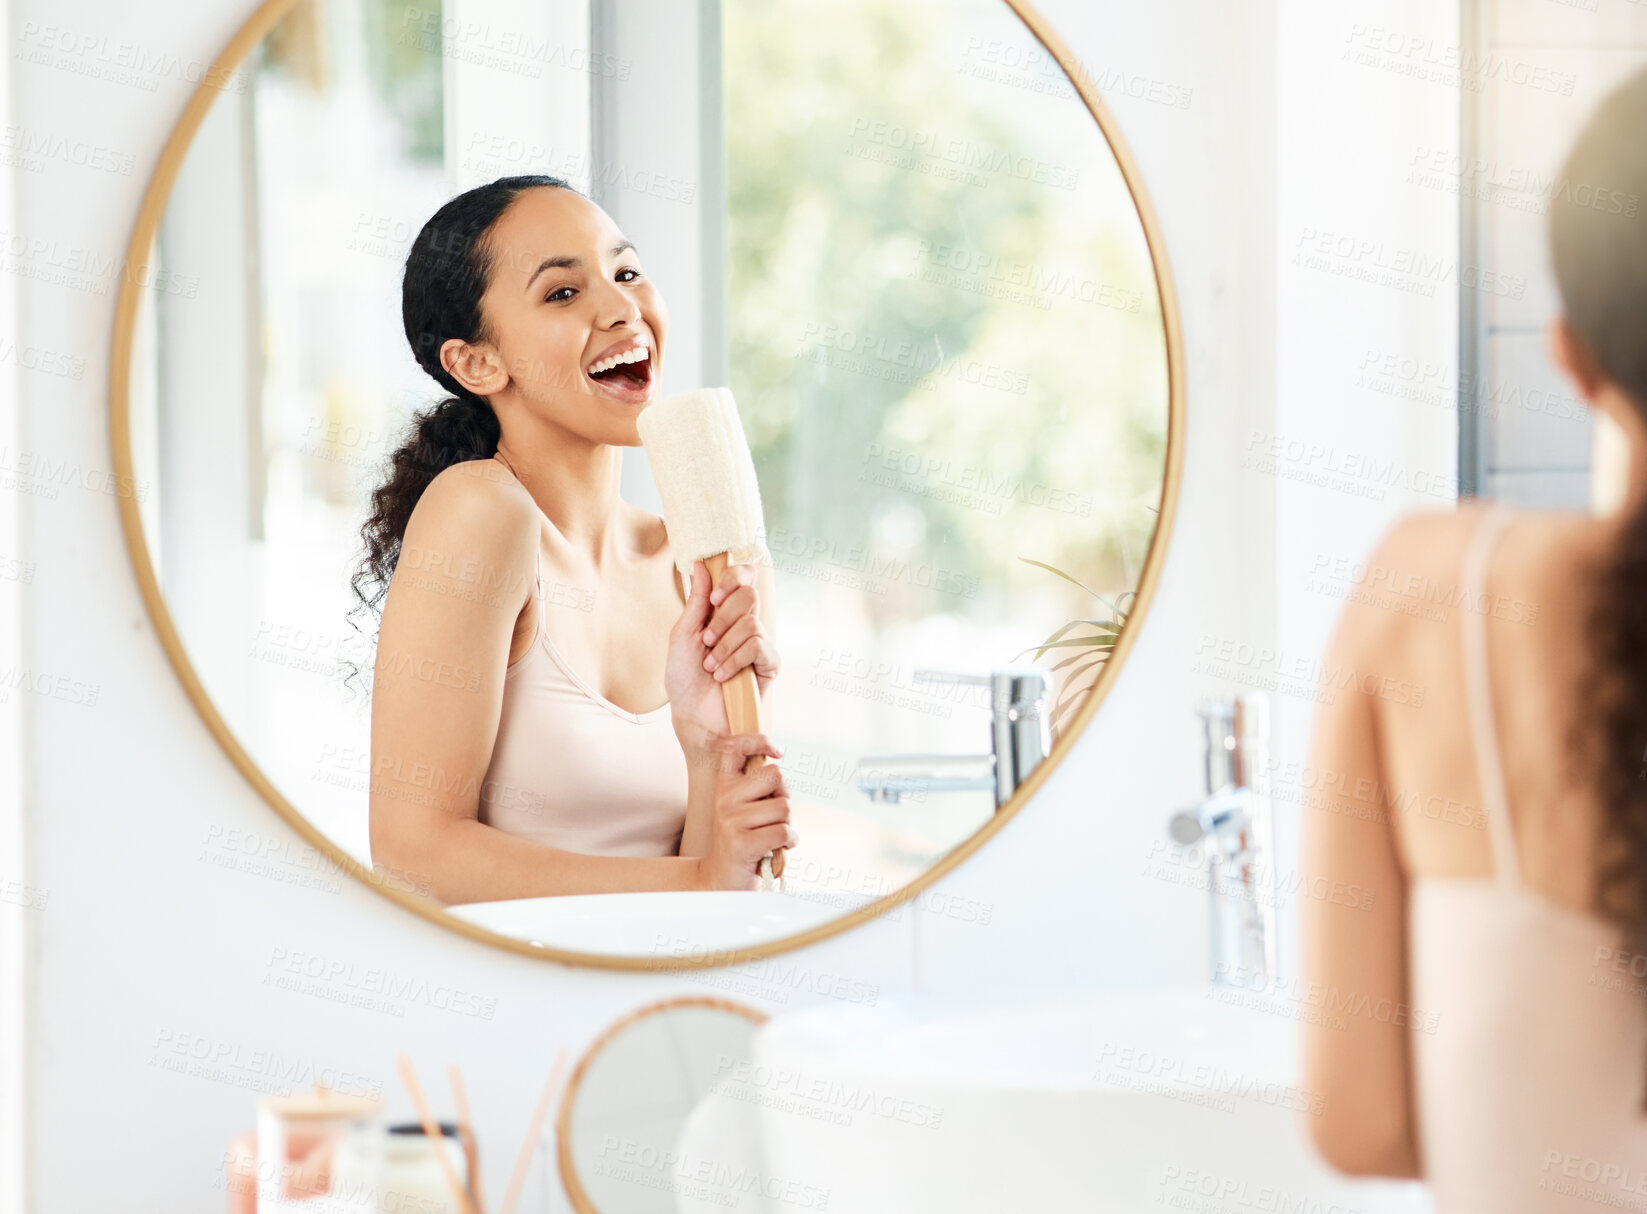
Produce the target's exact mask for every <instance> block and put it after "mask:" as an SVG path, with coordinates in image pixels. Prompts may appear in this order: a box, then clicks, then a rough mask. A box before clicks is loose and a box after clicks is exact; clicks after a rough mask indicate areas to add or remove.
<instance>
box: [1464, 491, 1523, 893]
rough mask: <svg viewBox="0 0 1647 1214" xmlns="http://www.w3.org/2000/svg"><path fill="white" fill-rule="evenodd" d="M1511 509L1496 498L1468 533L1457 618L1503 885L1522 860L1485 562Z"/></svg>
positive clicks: (1467, 702) (1514, 881)
mask: <svg viewBox="0 0 1647 1214" xmlns="http://www.w3.org/2000/svg"><path fill="white" fill-rule="evenodd" d="M1510 517H1511V512H1510V511H1509V510H1508V509H1506V508H1505V507H1504V506H1503V505H1501V504H1500V503H1497V502H1494V503H1493V504H1492V505H1491V506H1489V507H1488V508H1487V509H1486V511H1485V512H1484V517H1483V518H1482V519H1481V521H1480V522H1479V523H1477V524H1476V528H1475V532H1474V533H1473V534H1472V535H1471V536H1470V541H1469V546H1468V547H1467V549H1466V550H1465V553H1464V568H1463V573H1462V576H1463V582H1464V585H1463V590H1464V594H1463V596H1462V597H1461V599H1460V611H1459V619H1460V623H1461V625H1462V628H1463V658H1464V709H1465V713H1466V715H1467V716H1468V719H1469V724H1470V733H1471V735H1472V737H1473V739H1474V742H1475V767H1476V779H1477V781H1478V782H1479V783H1480V785H1481V797H1482V802H1483V804H1482V807H1481V808H1482V812H1483V813H1485V814H1486V815H1487V831H1488V838H1489V840H1490V841H1491V844H1492V851H1493V871H1494V873H1495V875H1496V876H1497V878H1498V880H1499V882H1500V883H1502V884H1506V885H1519V884H1520V883H1521V864H1520V861H1519V860H1518V859H1517V858H1516V846H1515V830H1514V827H1513V826H1512V825H1511V822H1510V806H1509V799H1508V795H1507V793H1506V791H1505V787H1504V767H1503V764H1502V762H1501V761H1500V757H1499V748H1498V731H1497V728H1496V726H1495V725H1494V722H1493V693H1492V679H1491V676H1490V672H1489V670H1488V664H1487V612H1486V610H1485V608H1486V604H1485V602H1484V596H1485V594H1486V589H1487V563H1488V561H1489V559H1490V558H1491V556H1492V551H1493V544H1494V541H1495V540H1496V539H1497V538H1498V536H1499V533H1500V531H1501V530H1502V529H1503V527H1504V524H1505V523H1507V522H1509V520H1510Z"/></svg>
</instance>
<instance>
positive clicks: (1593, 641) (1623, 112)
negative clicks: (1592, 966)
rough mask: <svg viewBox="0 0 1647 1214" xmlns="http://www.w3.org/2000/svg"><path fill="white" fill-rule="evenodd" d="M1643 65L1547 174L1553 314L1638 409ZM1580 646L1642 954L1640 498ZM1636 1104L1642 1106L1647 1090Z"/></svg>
mask: <svg viewBox="0 0 1647 1214" xmlns="http://www.w3.org/2000/svg"><path fill="white" fill-rule="evenodd" d="M1643 130H1647V71H1644V72H1640V73H1638V74H1637V75H1635V76H1634V77H1632V78H1631V79H1630V80H1628V81H1626V82H1625V83H1624V84H1623V85H1622V86H1620V87H1619V88H1617V89H1616V90H1615V91H1614V92H1612V93H1611V94H1610V95H1609V96H1608V97H1607V98H1606V100H1605V101H1603V102H1602V103H1601V105H1600V107H1599V108H1598V109H1597V110H1596V112H1595V114H1594V115H1593V116H1592V117H1591V119H1590V121H1589V122H1588V123H1587V124H1586V125H1585V127H1584V130H1583V131H1582V133H1580V135H1579V137H1578V140H1577V142H1576V143H1575V144H1574V145H1573V148H1572V151H1571V152H1570V153H1569V154H1568V156H1567V160H1566V163H1565V164H1564V165H1563V166H1562V169H1561V172H1560V173H1559V174H1558V175H1557V176H1556V179H1555V196H1554V197H1553V198H1552V199H1551V202H1550V215H1549V220H1550V229H1549V233H1550V259H1551V263H1552V265H1553V267H1554V271H1555V278H1556V283H1557V285H1558V286H1559V288H1560V291H1561V306H1562V314H1563V316H1564V317H1565V320H1566V324H1567V327H1568V329H1569V330H1570V331H1571V333H1572V334H1573V335H1574V336H1575V337H1576V338H1578V340H1579V341H1580V342H1582V343H1583V345H1584V347H1585V348H1586V350H1587V351H1588V353H1589V355H1590V357H1591V358H1592V359H1593V360H1594V363H1595V366H1596V368H1597V369H1598V370H1599V371H1600V373H1601V374H1603V375H1605V376H1606V377H1607V379H1609V380H1611V381H1612V383H1614V384H1616V385H1617V386H1618V388H1619V389H1620V390H1621V391H1622V392H1623V393H1624V394H1625V395H1626V396H1627V397H1628V398H1629V400H1630V403H1631V405H1632V406H1633V407H1634V408H1635V409H1636V410H1637V411H1640V412H1642V413H1644V414H1647V333H1644V332H1643V325H1644V324H1647V321H1644V319H1643V318H1644V317H1647V217H1644V216H1643V215H1642V214H1641V213H1640V211H1639V207H1640V203H1641V200H1642V197H1643V196H1644V195H1647V139H1643V137H1642V131H1643ZM1595 576H1596V581H1595V587H1596V592H1597V593H1596V600H1595V603H1594V605H1593V607H1592V608H1591V609H1590V613H1589V618H1588V620H1587V621H1586V624H1587V626H1588V633H1587V637H1588V641H1589V644H1588V646H1587V649H1588V653H1589V660H1590V662H1591V667H1590V672H1589V676H1590V677H1589V690H1590V692H1591V693H1592V695H1593V697H1594V699H1593V702H1594V704H1595V713H1594V715H1593V716H1585V717H1581V718H1580V720H1579V721H1578V722H1576V723H1575V727H1574V736H1573V741H1574V743H1575V745H1576V746H1577V747H1578V748H1579V749H1580V752H1581V753H1584V754H1586V755H1587V756H1588V758H1589V760H1590V762H1589V764H1588V767H1589V770H1591V771H1593V772H1594V773H1595V779H1596V791H1597V792H1598V794H1599V796H1600V801H1601V806H1602V812H1603V819H1602V823H1601V828H1602V829H1601V848H1600V854H1599V855H1598V857H1597V865H1596V882H1597V891H1598V894H1599V899H1598V901H1599V902H1600V906H1601V910H1602V912H1603V913H1604V914H1605V915H1606V916H1607V917H1608V918H1611V919H1613V920H1615V921H1616V922H1617V923H1618V924H1619V925H1620V927H1622V928H1623V929H1625V931H1626V932H1627V933H1628V937H1629V940H1630V943H1631V947H1632V948H1633V949H1634V950H1635V951H1636V952H1638V953H1642V954H1647V780H1644V779H1643V762H1644V760H1643V748H1644V747H1647V609H1644V608H1643V604H1644V603H1647V508H1643V509H1641V510H1638V511H1637V512H1635V513H1633V514H1631V515H1629V516H1628V517H1627V518H1626V519H1624V520H1623V522H1622V525H1621V528H1620V532H1619V535H1618V540H1617V545H1616V547H1615V548H1614V549H1613V550H1612V552H1611V553H1609V555H1608V559H1607V560H1606V562H1605V563H1604V565H1603V566H1602V567H1601V568H1599V569H1597V570H1596V571H1595ZM1642 1107H1643V1108H1644V1109H1647V1096H1644V1099H1643V1104H1642Z"/></svg>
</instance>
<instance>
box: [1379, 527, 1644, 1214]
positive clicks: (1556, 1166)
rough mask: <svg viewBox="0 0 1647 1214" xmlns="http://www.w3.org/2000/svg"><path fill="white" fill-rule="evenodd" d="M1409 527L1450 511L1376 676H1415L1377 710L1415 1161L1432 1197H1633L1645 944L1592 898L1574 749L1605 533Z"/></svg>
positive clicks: (1638, 1157)
mask: <svg viewBox="0 0 1647 1214" xmlns="http://www.w3.org/2000/svg"><path fill="white" fill-rule="evenodd" d="M1417 527H1418V528H1435V529H1442V528H1445V530H1444V532H1443V534H1442V535H1436V536H1431V537H1429V538H1430V540H1431V541H1432V542H1433V543H1435V550H1436V551H1437V555H1436V556H1435V557H1432V558H1430V559H1431V560H1441V561H1444V562H1448V563H1449V564H1450V566H1451V567H1452V568H1454V569H1456V570H1457V571H1458V572H1457V574H1456V576H1454V577H1447V578H1436V577H1434V575H1433V574H1432V575H1429V576H1428V577H1426V575H1424V574H1422V573H1419V571H1417V570H1414V571H1413V573H1414V574H1416V575H1417V577H1418V581H1417V582H1414V583H1405V581H1404V584H1405V585H1407V586H1408V587H1409V588H1412V589H1417V590H1418V591H1419V593H1420V594H1422V595H1424V596H1427V598H1428V599H1429V600H1430V602H1431V603H1432V605H1433V606H1434V607H1435V608H1436V610H1435V611H1434V613H1433V615H1427V616H1418V617H1416V618H1414V619H1413V620H1412V621H1411V622H1409V623H1408V624H1407V625H1406V626H1405V627H1401V628H1398V629H1397V630H1395V632H1396V635H1395V636H1393V637H1392V638H1391V639H1392V641H1394V642H1395V644H1394V645H1393V646H1392V651H1391V664H1392V666H1394V667H1395V669H1393V670H1379V671H1377V672H1376V673H1377V675H1378V676H1379V678H1380V680H1382V679H1383V678H1384V677H1385V676H1387V675H1390V674H1396V673H1399V674H1401V675H1403V676H1406V677H1407V680H1408V681H1409V687H1408V688H1407V692H1408V694H1407V696H1406V700H1407V702H1406V703H1401V704H1397V703H1388V704H1383V705H1381V707H1380V710H1379V726H1380V742H1381V745H1382V747H1383V749H1384V753H1385V756H1386V760H1385V762H1386V766H1385V771H1386V773H1387V778H1388V781H1389V784H1390V786H1391V788H1390V790H1389V793H1388V797H1387V799H1388V800H1389V802H1390V807H1391V810H1392V818H1391V821H1392V825H1393V829H1394V835H1395V839H1396V844H1397V847H1398V849H1399V852H1400V857H1401V866H1402V869H1403V872H1404V873H1405V875H1406V878H1407V882H1408V886H1409V891H1410V895H1409V902H1408V933H1407V935H1408V943H1409V963H1410V975H1411V987H1410V1004H1411V1009H1410V1015H1409V1017H1408V1019H1409V1021H1410V1023H1411V1026H1412V1030H1413V1031H1412V1032H1411V1035H1410V1040H1411V1043H1412V1049H1413V1075H1414V1091H1413V1105H1414V1108H1413V1111H1414V1113H1415V1115H1416V1117H1417V1125H1416V1127H1415V1129H1416V1132H1415V1134H1414V1138H1415V1140H1416V1142H1417V1145H1418V1149H1419V1154H1420V1157H1421V1161H1422V1169H1423V1172H1424V1175H1425V1176H1426V1178H1427V1179H1428V1180H1429V1181H1430V1183H1431V1185H1432V1187H1433V1190H1434V1194H1435V1197H1436V1204H1437V1208H1438V1210H1441V1211H1452V1210H1472V1209H1480V1210H1492V1211H1501V1212H1513V1211H1518V1210H1528V1211H1532V1210H1539V1211H1547V1210H1560V1209H1568V1208H1571V1209H1575V1210H1576V1209H1593V1208H1594V1207H1595V1203H1596V1202H1597V1201H1600V1202H1602V1203H1603V1204H1613V1203H1615V1202H1624V1203H1630V1204H1633V1202H1631V1198H1632V1196H1633V1197H1634V1198H1635V1199H1636V1200H1641V1199H1642V1198H1643V1197H1644V1196H1647V1117H1644V1116H1643V1114H1642V1112H1641V1105H1642V1089H1643V1083H1644V1080H1647V1012H1644V1010H1643V1003H1644V1000H1643V997H1642V996H1643V992H1644V991H1647V959H1644V960H1643V961H1642V963H1640V964H1632V962H1633V958H1632V957H1631V956H1630V954H1629V952H1628V950H1627V946H1626V944H1625V941H1624V936H1623V934H1622V933H1621V931H1620V930H1619V928H1618V927H1617V926H1616V925H1615V924H1613V923H1612V922H1611V921H1609V920H1607V919H1605V918H1603V917H1601V916H1600V915H1599V914H1598V913H1597V912H1596V910H1595V905H1594V901H1595V900H1594V890H1595V887H1596V882H1595V877H1594V872H1595V859H1594V840H1595V839H1596V837H1597V830H1596V827H1597V824H1598V822H1599V820H1600V815H1599V812H1598V808H1597V805H1596V801H1595V792H1594V790H1593V788H1589V787H1586V786H1585V784H1584V782H1582V781H1581V780H1580V779H1578V778H1577V777H1576V776H1575V774H1574V771H1575V767H1576V765H1575V764H1574V763H1573V761H1572V759H1571V758H1570V757H1569V752H1568V744H1569V743H1568V739H1569V736H1570V729H1571V724H1572V722H1573V721H1574V719H1575V717H1576V715H1577V714H1578V713H1580V712H1581V711H1582V710H1583V707H1584V704H1585V699H1584V695H1583V692H1584V689H1585V687H1586V684H1587V682H1588V680H1587V678H1586V677H1585V669H1586V666H1585V662H1586V659H1585V656H1584V648H1583V646H1584V643H1585V636H1584V620H1585V618H1586V614H1587V609H1588V601H1587V599H1586V596H1587V595H1588V594H1590V593H1593V591H1592V590H1591V587H1592V585H1593V580H1594V579H1593V574H1592V573H1590V568H1591V563H1592V562H1593V561H1594V559H1595V557H1596V555H1597V554H1598V552H1599V546H1600V544H1601V543H1602V542H1604V541H1605V539H1606V534H1607V533H1606V530H1605V528H1604V526H1603V525H1602V524H1600V523H1598V522H1596V521H1595V520H1592V519H1588V518H1583V517H1574V516H1563V515H1555V514H1545V513H1537V514H1530V513H1529V514H1522V513H1512V512H1510V511H1507V510H1504V509H1502V508H1489V509H1486V510H1482V509H1471V510H1467V511H1465V512H1462V513H1461V514H1460V515H1459V516H1458V517H1457V518H1456V519H1453V520H1449V521H1446V522H1442V521H1441V520H1435V521H1430V520H1425V521H1424V522H1422V523H1419V524H1418V525H1417ZM1415 529H1416V528H1415ZM1443 540H1445V541H1447V542H1445V543H1443V542H1441V541H1443ZM1386 576H1388V575H1386ZM1420 676H1422V677H1421V678H1420ZM1379 686H1380V687H1381V688H1383V687H1385V686H1386V685H1385V684H1383V683H1382V682H1380V683H1379ZM1399 686H1400V684H1399V683H1397V684H1396V685H1395V687H1396V689H1398V688H1399ZM1420 688H1422V694H1420V693H1419V689H1420ZM1392 691H1394V694H1395V695H1397V696H1399V694H1400V692H1399V690H1395V689H1392ZM1449 805H1450V806H1451V811H1450V812H1447V810H1448V807H1449Z"/></svg>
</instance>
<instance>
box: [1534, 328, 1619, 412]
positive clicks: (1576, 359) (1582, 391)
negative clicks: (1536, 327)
mask: <svg viewBox="0 0 1647 1214" xmlns="http://www.w3.org/2000/svg"><path fill="white" fill-rule="evenodd" d="M1544 352H1545V354H1546V355H1548V356H1549V359H1550V361H1551V362H1552V363H1554V364H1555V365H1556V367H1557V368H1558V369H1559V370H1560V371H1561V373H1562V374H1563V375H1565V376H1566V377H1567V379H1568V381H1569V382H1570V383H1571V384H1572V385H1573V387H1575V388H1577V389H1578V394H1579V395H1580V396H1582V397H1583V398H1584V399H1585V400H1586V401H1590V402H1592V403H1595V402H1596V398H1597V397H1599V396H1600V395H1601V392H1602V389H1603V388H1605V387H1606V386H1607V377H1606V376H1605V375H1603V374H1602V373H1601V368H1600V367H1598V366H1597V365H1596V360H1595V355H1593V354H1591V353H1590V347H1589V346H1587V345H1585V344H1584V339H1583V338H1581V337H1580V336H1579V335H1578V334H1577V333H1574V332H1573V329H1572V326H1571V325H1569V324H1568V323H1567V318H1566V317H1565V316H1557V317H1556V318H1555V319H1554V320H1552V321H1551V322H1550V323H1549V325H1548V326H1546V327H1545V330H1544Z"/></svg>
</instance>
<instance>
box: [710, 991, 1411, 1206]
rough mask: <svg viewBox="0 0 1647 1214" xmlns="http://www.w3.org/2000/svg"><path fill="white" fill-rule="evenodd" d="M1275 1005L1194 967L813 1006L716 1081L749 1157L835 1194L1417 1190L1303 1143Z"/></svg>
mask: <svg viewBox="0 0 1647 1214" xmlns="http://www.w3.org/2000/svg"><path fill="white" fill-rule="evenodd" d="M1286 1011H1287V1009H1285V1008H1283V1007H1282V1006H1281V1005H1280V1001H1270V1002H1265V1001H1262V1000H1261V999H1260V998H1259V997H1258V996H1255V995H1250V994H1249V993H1247V992H1244V991H1231V990H1227V989H1226V988H1210V987H1185V988H1172V989H1159V990H1132V991H1113V992H1082V993H1070V994H1066V995H1042V996H1037V997H1035V998H1033V999H1030V998H1024V999H1020V1000H1015V1001H1012V1002H1004V1001H1000V1002H992V1003H988V1004H983V1003H978V1002H968V1003H965V1004H962V1003H958V1002H954V1003H951V1002H943V1001H937V1000H930V999H920V998H906V999H902V1000H886V1001H882V1002H881V1003H879V1004H878V1005H877V1006H875V1007H862V1006H839V1007H819V1008H814V1009H810V1010H806V1011H800V1012H796V1013H791V1014H784V1015H780V1016H778V1017H776V1018H775V1019H773V1020H772V1021H770V1022H769V1023H768V1024H767V1025H766V1026H765V1027H764V1028H763V1029H762V1030H761V1031H760V1033H759V1034H757V1036H756V1038H755V1040H754V1043H753V1046H752V1055H751V1058H750V1059H749V1060H748V1062H747V1063H746V1064H744V1065H743V1066H741V1067H733V1068H729V1071H728V1076H727V1080H726V1082H725V1083H723V1084H722V1085H721V1086H720V1088H718V1089H717V1092H716V1094H715V1095H716V1097H717V1098H719V1099H721V1100H725V1099H727V1098H732V1099H736V1100H741V1101H744V1102H747V1103H748V1105H749V1107H750V1110H751V1112H752V1116H753V1120H754V1122H755V1123H756V1124H757V1125H758V1127H759V1133H758V1141H757V1142H754V1143H752V1144H751V1151H752V1158H751V1159H750V1160H748V1161H745V1162H746V1163H747V1164H748V1166H751V1167H754V1168H757V1169H759V1171H760V1173H761V1174H762V1175H763V1176H766V1177H768V1178H772V1179H774V1180H781V1181H782V1182H783V1185H784V1186H790V1187H791V1188H794V1187H795V1186H799V1187H798V1188H795V1191H797V1192H811V1193H814V1194H817V1195H821V1198H820V1199H822V1200H827V1208H829V1209H831V1210H851V1211H853V1214H878V1212H881V1211H886V1212H888V1214H891V1212H897V1214H908V1212H910V1211H925V1210H934V1211H937V1210H941V1211H944V1212H945V1214H970V1212H972V1211H977V1212H979V1214H984V1212H986V1211H987V1212H988V1214H998V1212H999V1211H1002V1210H1048V1211H1052V1210H1057V1211H1065V1210H1069V1211H1075V1210H1080V1211H1087V1210H1102V1211H1110V1210H1114V1211H1134V1210H1136V1211H1143V1210H1149V1211H1160V1210H1162V1209H1168V1210H1170V1209H1184V1210H1205V1211H1211V1212H1214V1214H1222V1212H1224V1211H1228V1212H1229V1214H1245V1212H1250V1211H1255V1210H1281V1209H1286V1210H1293V1209H1304V1210H1335V1209H1336V1210H1343V1211H1351V1210H1354V1211H1363V1212H1366V1214H1371V1212H1373V1211H1402V1212H1403V1214H1408V1212H1412V1214H1416V1212H1418V1211H1426V1210H1428V1209H1429V1208H1430V1206H1429V1199H1428V1196H1427V1192H1426V1190H1425V1189H1424V1188H1423V1186H1422V1185H1419V1184H1415V1183H1408V1182H1397V1181H1358V1180H1354V1179H1351V1178H1348V1177H1341V1176H1339V1175H1337V1174H1336V1173H1333V1172H1331V1171H1330V1170H1328V1169H1327V1167H1326V1166H1325V1165H1324V1164H1323V1163H1322V1162H1321V1161H1320V1160H1319V1158H1318V1157H1317V1156H1316V1155H1315V1153H1314V1151H1313V1148H1312V1147H1311V1146H1310V1145H1309V1143H1308V1140H1307V1129H1306V1122H1307V1119H1308V1117H1309V1116H1311V1115H1312V1113H1311V1110H1318V1109H1319V1107H1320V1103H1319V1097H1318V1096H1317V1095H1316V1094H1315V1093H1311V1092H1308V1091H1305V1090H1303V1089H1301V1088H1300V1086H1299V1080H1298V1065H1297V1057H1298V1052H1299V1051H1298V1048H1297V1047H1298V1041H1297V1031H1298V1024H1297V1022H1296V1021H1295V1020H1294V1019H1293V1018H1292V1017H1291V1016H1290V1015H1288V1014H1286ZM691 1149H692V1144H690V1143H687V1142H683V1145H682V1150H683V1151H688V1150H691ZM722 1149H723V1151H724V1148H722ZM786 1191H787V1190H786ZM682 1208H683V1209H686V1208H692V1207H691V1206H690V1203H686V1204H683V1206H682ZM771 1208H772V1209H782V1208H787V1207H786V1206H784V1205H783V1204H782V1203H778V1204H774V1205H772V1206H771ZM817 1208H823V1207H817Z"/></svg>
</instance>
